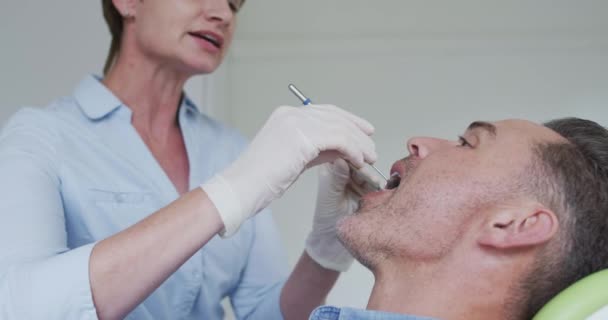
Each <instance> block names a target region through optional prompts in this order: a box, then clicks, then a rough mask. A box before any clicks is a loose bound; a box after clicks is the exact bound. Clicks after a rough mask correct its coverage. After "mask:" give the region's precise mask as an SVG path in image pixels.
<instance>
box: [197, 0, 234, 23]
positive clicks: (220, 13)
mask: <svg viewBox="0 0 608 320" xmlns="http://www.w3.org/2000/svg"><path fill="white" fill-rule="evenodd" d="M203 3H204V6H205V7H204V9H205V15H206V16H207V18H208V19H210V20H216V21H220V22H222V23H223V24H224V25H227V24H229V23H230V22H231V21H232V19H234V12H232V9H231V8H230V4H229V2H228V1H226V0H205V1H203Z"/></svg>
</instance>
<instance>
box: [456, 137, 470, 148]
mask: <svg viewBox="0 0 608 320" xmlns="http://www.w3.org/2000/svg"><path fill="white" fill-rule="evenodd" d="M458 144H459V145H460V146H461V147H469V148H472V147H473V146H472V145H471V144H470V143H469V141H467V139H465V137H463V136H458Z"/></svg>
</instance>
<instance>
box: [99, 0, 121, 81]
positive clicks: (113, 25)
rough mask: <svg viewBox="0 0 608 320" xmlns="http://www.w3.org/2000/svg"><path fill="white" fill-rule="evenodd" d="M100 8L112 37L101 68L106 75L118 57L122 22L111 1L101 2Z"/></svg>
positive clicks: (102, 0)
mask: <svg viewBox="0 0 608 320" xmlns="http://www.w3.org/2000/svg"><path fill="white" fill-rule="evenodd" d="M101 6H102V7H103V17H104V19H105V20H106V24H107V25H108V28H109V29H110V34H111V35H112V43H111V44H110V51H109V52H108V57H107V58H106V63H105V64H104V67H103V73H104V74H106V73H108V71H109V70H110V67H111V66H112V64H113V63H114V60H115V59H116V56H117V55H118V51H119V50H120V42H121V40H122V30H123V21H122V15H121V14H120V12H118V10H117V9H116V7H114V3H112V0H101Z"/></svg>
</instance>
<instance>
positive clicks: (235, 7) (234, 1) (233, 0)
mask: <svg viewBox="0 0 608 320" xmlns="http://www.w3.org/2000/svg"><path fill="white" fill-rule="evenodd" d="M242 3H243V1H242V0H228V6H229V7H230V10H232V12H234V13H237V12H239V9H241V4H242Z"/></svg>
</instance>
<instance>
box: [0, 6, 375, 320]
mask: <svg viewBox="0 0 608 320" xmlns="http://www.w3.org/2000/svg"><path fill="white" fill-rule="evenodd" d="M102 4H103V9H104V16H105V18H106V21H107V22H108V25H109V27H110V30H111V32H112V36H113V39H112V45H111V50H110V55H109V57H108V62H107V63H106V68H105V76H104V77H103V79H101V78H97V77H93V76H89V77H86V78H85V79H84V80H83V81H82V82H81V83H80V85H78V87H77V88H76V90H75V91H74V93H73V95H72V96H69V97H66V98H63V99H60V100H57V101H55V102H54V103H52V104H51V105H50V106H48V107H47V108H45V109H24V110H22V111H20V112H19V113H17V114H16V115H15V116H13V118H12V119H11V120H10V122H9V123H8V124H7V126H6V127H5V129H4V131H3V134H2V137H1V139H0V174H1V175H2V177H3V182H2V183H0V191H2V192H3V194H5V195H7V196H6V199H3V201H2V202H1V204H0V206H1V210H0V214H1V223H0V241H1V243H3V246H2V247H0V315H1V316H0V317H1V318H2V319H96V318H99V319H121V318H124V317H127V318H129V319H221V318H222V315H223V310H222V308H221V305H220V301H221V299H222V298H224V297H230V299H231V302H232V305H233V307H234V310H235V313H236V315H237V317H239V318H250V319H276V318H281V317H285V318H286V319H297V318H301V319H306V318H307V317H308V314H309V313H310V311H311V310H312V309H313V308H314V307H315V306H317V305H319V304H320V303H321V302H322V301H323V299H324V298H325V296H326V294H327V292H328V291H329V290H330V289H331V287H332V286H333V283H334V282H335V280H336V278H337V276H338V271H342V270H345V269H346V268H347V267H348V265H349V264H350V263H351V261H352V257H350V255H349V254H348V252H347V251H345V249H344V248H343V247H342V246H341V245H340V244H339V242H338V241H337V238H336V234H335V231H334V224H335V222H336V219H337V218H338V217H339V216H340V215H343V214H344V213H345V212H346V211H347V209H348V208H350V207H352V206H349V205H346V206H345V203H346V204H352V201H351V200H349V198H347V196H345V193H344V185H345V183H346V182H345V181H346V180H347V178H344V177H345V175H344V173H345V172H346V173H348V172H347V171H346V170H347V169H345V168H346V166H345V165H344V162H343V161H342V160H339V161H336V164H337V165H336V166H335V167H334V168H338V169H339V170H334V171H331V172H330V174H329V175H327V176H326V177H325V180H323V181H325V182H323V184H322V187H323V188H322V190H323V194H322V195H321V196H320V198H319V200H318V204H317V210H316V213H315V218H314V219H315V221H314V227H313V231H312V232H311V234H310V236H309V237H308V239H307V246H306V251H305V253H303V255H302V258H301V259H300V261H299V262H298V265H297V266H296V268H295V270H294V271H293V272H292V274H291V275H290V276H289V278H288V279H287V280H285V278H286V277H285V273H284V266H283V263H282V262H281V261H282V259H281V257H282V254H281V248H280V247H279V245H278V244H277V243H278V236H277V230H276V228H275V225H274V223H273V221H272V218H271V216H270V215H269V214H268V213H263V212H262V213H260V214H257V215H255V214H256V213H257V212H259V211H261V210H262V209H263V208H264V207H265V206H266V205H268V204H269V202H270V201H272V200H273V199H276V198H277V197H279V196H280V195H281V194H282V193H283V192H284V191H285V190H286V189H287V188H288V187H289V186H290V185H291V184H292V183H293V182H294V181H295V180H296V179H297V177H298V176H299V174H300V173H301V172H302V171H303V170H305V169H306V168H308V167H311V166H313V165H315V164H319V163H322V162H327V161H332V160H334V159H336V157H338V156H339V157H341V158H345V159H348V160H349V161H351V162H352V163H353V164H355V165H356V166H363V165H364V163H365V162H368V163H371V162H373V161H374V160H375V153H374V145H373V142H372V141H371V139H370V138H369V135H371V134H372V131H373V128H372V127H371V125H370V124H369V123H367V122H366V121H364V120H362V119H360V118H357V117H356V116H353V115H351V114H349V113H347V112H345V111H343V110H341V109H339V108H337V107H333V106H312V107H310V108H308V107H307V108H294V107H281V108H279V109H277V111H276V112H274V113H273V115H272V116H271V117H270V118H269V120H268V121H267V123H266V124H265V126H264V127H263V128H262V129H261V130H260V132H259V133H258V134H257V135H256V138H255V139H254V140H253V141H252V142H251V144H250V145H249V146H248V147H247V149H246V150H245V151H244V152H243V153H242V154H240V155H239V153H240V151H241V150H242V149H243V148H244V145H245V144H244V142H243V139H242V138H241V137H240V136H238V135H237V134H236V133H235V132H234V131H232V130H231V129H229V128H227V127H225V126H223V125H221V124H219V123H217V122H215V121H213V120H211V119H209V118H208V117H206V116H205V115H203V114H201V113H200V112H199V111H198V110H197V109H196V107H195V106H194V104H193V103H192V102H191V101H190V100H189V99H188V98H187V97H185V96H184V95H183V94H182V92H183V91H182V90H183V85H184V83H185V82H186V80H187V79H188V78H190V77H191V76H193V75H196V74H204V73H210V72H212V71H214V70H215V69H216V68H217V67H218V65H219V64H220V62H221V61H222V59H223V57H224V55H225V53H226V51H227V49H228V46H229V44H230V42H231V39H232V35H233V32H234V26H235V15H236V12H237V11H238V10H239V9H240V7H241V5H242V2H241V1H238V0H234V1H232V0H230V1H226V0H198V1H195V0H177V1H165V0H146V1H144V0H139V1H138V0H114V1H110V0H103V1H102ZM235 160H236V161H235ZM231 163H232V164H231ZM346 177H348V175H346ZM202 183H204V184H203V185H202V186H201V187H200V188H199V187H198V186H199V185H201V184H202ZM189 190H190V191H189ZM176 199H177V200H176ZM250 217H251V219H249V218H250ZM217 234H220V235H223V236H224V237H225V238H224V239H221V238H219V237H217V236H216V235H217ZM229 236H230V237H229Z"/></svg>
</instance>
